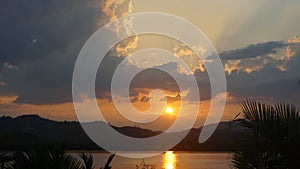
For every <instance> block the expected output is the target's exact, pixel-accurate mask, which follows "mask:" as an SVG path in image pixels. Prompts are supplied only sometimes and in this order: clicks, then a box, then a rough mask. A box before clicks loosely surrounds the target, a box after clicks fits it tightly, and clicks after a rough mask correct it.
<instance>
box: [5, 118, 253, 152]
mask: <svg viewBox="0 0 300 169" xmlns="http://www.w3.org/2000/svg"><path fill="white" fill-rule="evenodd" d="M91 123H97V124H98V125H99V124H100V125H104V122H91ZM112 127H113V128H114V129H115V130H116V131H118V132H120V133H122V134H124V135H127V136H130V137H136V138H146V137H151V136H155V135H158V134H160V133H161V131H152V130H149V129H143V128H139V127H136V126H123V127H117V126H112ZM201 130H202V127H200V128H193V129H191V130H190V132H189V133H188V134H187V136H186V137H185V138H184V139H183V140H182V141H181V142H180V143H179V144H177V145H176V146H175V147H174V148H173V149H172V150H176V151H232V150H233V149H234V147H235V143H236V141H237V140H238V139H240V138H241V136H242V135H243V134H245V133H247V130H246V129H245V128H243V127H241V125H240V122H239V120H237V121H235V122H221V123H219V125H218V127H217V129H216V131H215V132H214V134H213V135H212V136H211V138H210V139H208V140H207V141H206V142H205V143H202V144H199V143H198V137H199V134H200V132H201ZM172 134H176V133H170V135H172ZM40 144H63V145H64V146H65V148H66V149H68V150H102V148H101V147H99V146H97V145H96V144H95V143H94V142H93V141H92V140H91V139H90V138H89V137H88V136H87V135H86V134H85V132H84V131H83V129H82V128H81V125H80V123H79V122H76V121H64V122H59V121H53V120H49V119H45V118H42V117H40V116H38V115H22V116H18V117H15V118H12V117H8V116H2V117H0V151H12V150H23V149H31V148H33V147H35V146H36V145H40Z"/></svg>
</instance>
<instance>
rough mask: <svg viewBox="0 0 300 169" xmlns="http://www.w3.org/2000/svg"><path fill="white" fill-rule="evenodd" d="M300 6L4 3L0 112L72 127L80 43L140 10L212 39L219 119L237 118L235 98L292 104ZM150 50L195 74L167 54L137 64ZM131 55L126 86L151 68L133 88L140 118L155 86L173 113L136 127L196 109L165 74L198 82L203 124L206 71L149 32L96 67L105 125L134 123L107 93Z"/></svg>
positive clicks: (270, 0)
mask: <svg viewBox="0 0 300 169" xmlns="http://www.w3.org/2000/svg"><path fill="white" fill-rule="evenodd" d="M299 8H300V1H298V0H286V1H281V0H264V1H262V0H253V1H246V0H230V1H221V0H202V1H198V0H189V1H183V0H164V1H158V0H151V1H137V0H123V1H113V0H100V1H99V0H89V1H84V0H74V1H67V0H49V1H43V2H41V1H40V0H27V1H20V0H2V1H1V2H0V22H1V27H0V37H1V38H0V45H1V48H0V115H5V116H13V117H14V116H18V115H23V114H39V115H40V116H42V117H45V118H50V119H54V120H60V121H64V120H77V117H76V113H75V111H74V106H73V102H72V75H73V70H74V65H75V62H76V59H77V57H78V55H79V52H80V50H81V48H82V46H83V45H84V43H85V42H86V41H87V40H88V38H89V37H90V36H91V35H92V34H93V33H94V32H95V31H97V30H98V29H99V28H101V27H102V26H103V25H104V24H106V23H109V22H111V21H113V20H115V19H117V18H119V17H122V16H126V15H128V14H134V13H139V12H165V13H169V14H173V15H176V16H179V17H182V18H184V19H186V20H188V21H189V22H191V23H192V24H194V25H195V26H197V27H198V28H199V29H200V30H202V31H203V32H204V33H205V34H206V35H207V37H208V38H209V39H210V40H211V42H212V44H213V45H214V46H215V48H216V50H217V52H218V54H219V57H220V58H221V61H222V63H223V66H224V71H225V73H226V79H227V92H226V93H225V94H226V96H227V102H226V106H225V110H224V113H223V118H222V120H230V119H232V118H234V117H235V116H236V115H237V114H238V113H239V112H240V109H239V103H240V101H241V99H245V98H252V99H256V100H261V101H263V102H266V103H271V104H273V103H278V102H287V103H291V104H294V105H295V106H299V103H298V100H299V97H300V85H299V83H298V82H297V80H298V79H300V76H299V73H300V70H299V66H298V65H299V63H300V62H299V61H300V32H299V30H300V22H299V16H300V10H299ZM128 22H129V24H128V30H129V31H130V29H131V26H130V21H128ZM154 26H159V25H154ZM118 31H119V30H118V28H117V27H116V28H115V30H112V32H114V33H116V34H117V33H118ZM153 47H158V48H162V49H165V50H169V51H170V52H172V53H173V54H174V55H177V56H179V57H181V58H183V59H184V60H185V61H187V62H188V63H189V64H192V65H193V68H194V70H193V72H186V71H185V70H184V69H182V68H181V67H180V66H179V65H178V64H177V63H176V62H175V61H174V60H172V59H171V56H167V55H164V54H161V55H164V59H163V62H161V60H162V59H158V60H155V59H154V60H150V61H147V62H141V60H139V57H142V56H148V55H150V54H151V53H143V52H140V53H138V51H139V50H141V49H146V48H153ZM135 52H136V53H138V54H136V57H135V58H136V59H134V57H133V58H131V59H128V60H127V69H126V70H127V71H126V72H125V73H124V74H125V75H124V76H123V77H122V78H124V79H123V80H126V79H127V78H128V77H129V76H130V73H131V72H134V71H136V70H143V69H145V68H152V69H146V70H144V71H143V72H141V73H140V74H138V75H137V76H136V77H135V78H134V79H133V81H132V82H131V87H130V91H129V93H130V99H131V102H132V104H133V105H134V106H135V108H136V109H138V110H140V111H146V110H147V109H148V108H150V103H155V101H153V98H152V97H151V95H150V94H151V91H152V90H154V89H161V90H163V91H164V93H165V95H166V97H165V98H164V99H160V100H158V101H157V102H160V101H167V105H168V106H171V107H173V109H174V113H173V115H170V114H162V115H161V116H160V117H159V118H158V119H157V120H156V121H155V122H153V123H149V124H144V125H142V126H143V127H147V128H154V129H165V128H167V127H168V126H169V125H170V124H172V122H174V120H175V118H176V112H177V111H179V110H180V104H181V105H182V106H185V107H186V110H185V111H186V112H185V113H186V114H184V115H185V116H187V117H188V116H189V115H188V113H189V109H190V108H191V107H192V106H193V104H199V103H194V102H193V99H194V97H195V95H193V94H194V93H193V92H190V90H189V89H186V90H184V91H179V89H178V86H177V85H176V82H175V81H174V78H172V77H171V76H170V75H168V74H166V73H164V72H162V71H158V70H154V69H153V68H167V69H170V70H171V71H173V72H174V73H175V76H176V77H178V78H183V77H188V78H189V77H192V76H194V77H196V81H197V83H198V86H199V91H200V98H201V102H200V108H199V111H198V116H197V121H196V123H195V126H196V127H199V126H201V125H202V124H203V122H204V121H205V119H206V115H207V112H208V109H209V105H210V101H211V96H210V83H209V79H208V76H207V72H206V70H205V68H204V67H203V64H202V63H200V62H195V61H194V59H193V58H194V57H195V55H194V53H191V51H190V49H189V48H187V47H186V46H184V45H183V44H181V43H180V42H178V41H175V40H174V39H171V38H167V37H162V36H155V35H152V36H150V35H141V36H138V37H133V38H129V39H127V40H125V41H123V42H121V43H119V44H118V45H117V46H115V47H114V48H113V49H112V50H111V51H110V52H109V53H107V55H106V56H105V58H104V60H103V62H102V63H101V64H100V67H99V70H98V74H97V79H96V90H95V92H96V96H97V102H98V105H99V108H100V109H101V111H103V112H104V113H105V118H106V119H107V121H110V122H111V123H112V124H115V125H136V123H133V122H130V121H128V120H127V119H125V118H124V117H122V116H121V115H120V114H119V113H118V111H117V110H116V107H115V106H114V103H115V101H112V98H111V93H110V83H111V77H112V75H113V73H114V70H115V68H116V67H117V66H118V65H119V64H120V63H121V62H122V61H123V60H124V58H126V57H127V55H128V56H129V55H130V54H133V53H135ZM157 55H158V57H162V56H161V55H159V53H158V54H157ZM152 58H155V57H154V56H153V57H152ZM156 58H157V57H156ZM101 72H102V73H101ZM121 80H122V79H121ZM122 90H123V89H122ZM87 99H88V98H87ZM122 99H123V98H122V96H119V100H118V101H116V102H120V104H122V103H121V102H122ZM183 99H184V101H182V100H183ZM152 101H153V102H152ZM123 104H124V103H123ZM122 106H126V105H121V107H122ZM91 112H92V110H91ZM157 112H159V110H156V109H155V108H154V109H152V112H150V113H152V114H153V113H154V114H155V113H157ZM94 119H95V116H94V115H93V114H91V113H90V112H87V114H86V119H85V120H86V121H93V120H94Z"/></svg>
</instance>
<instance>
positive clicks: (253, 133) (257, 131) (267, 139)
mask: <svg viewBox="0 0 300 169" xmlns="http://www.w3.org/2000/svg"><path fill="white" fill-rule="evenodd" d="M241 109H242V114H243V116H244V117H243V119H244V120H241V124H242V126H244V127H246V128H247V130H248V132H247V134H246V135H245V136H244V137H243V138H241V140H240V141H239V143H238V145H237V149H236V151H235V152H234V153H233V156H232V159H233V160H232V162H233V166H234V167H235V168H249V169H250V168H251V169H252V168H258V169H264V168H272V169H276V168H278V169H285V168H300V163H299V160H298V158H299V157H300V113H299V111H298V110H297V109H296V108H295V107H294V106H293V105H290V104H286V103H280V104H276V105H267V104H263V103H261V102H257V101H253V100H244V101H242V103H241Z"/></svg>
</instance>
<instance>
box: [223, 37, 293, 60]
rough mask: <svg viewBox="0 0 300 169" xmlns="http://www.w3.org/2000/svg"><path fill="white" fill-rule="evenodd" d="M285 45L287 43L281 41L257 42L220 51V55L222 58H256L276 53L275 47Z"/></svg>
mask: <svg viewBox="0 0 300 169" xmlns="http://www.w3.org/2000/svg"><path fill="white" fill-rule="evenodd" d="M286 45H287V44H286V43H284V42H282V41H279V42H267V43H259V44H255V45H250V46H247V47H245V48H242V49H237V50H230V51H225V52H222V53H220V57H221V58H222V59H224V60H230V59H247V58H256V57H259V56H265V55H267V54H276V49H278V48H282V47H284V46H286Z"/></svg>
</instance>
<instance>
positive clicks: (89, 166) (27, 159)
mask: <svg viewBox="0 0 300 169" xmlns="http://www.w3.org/2000/svg"><path fill="white" fill-rule="evenodd" d="M113 158H114V154H113V155H111V156H110V157H109V159H108V160H107V162H106V164H105V165H104V167H101V168H102V169H110V168H111V167H110V163H111V161H112V159H113ZM0 169H95V167H94V161H93V156H92V154H91V153H82V154H81V155H79V158H78V157H77V156H75V155H70V154H67V153H66V152H65V151H64V149H63V148H62V147H60V146H51V147H49V146H41V147H38V148H36V149H34V150H32V151H17V152H15V153H13V154H0Z"/></svg>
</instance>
